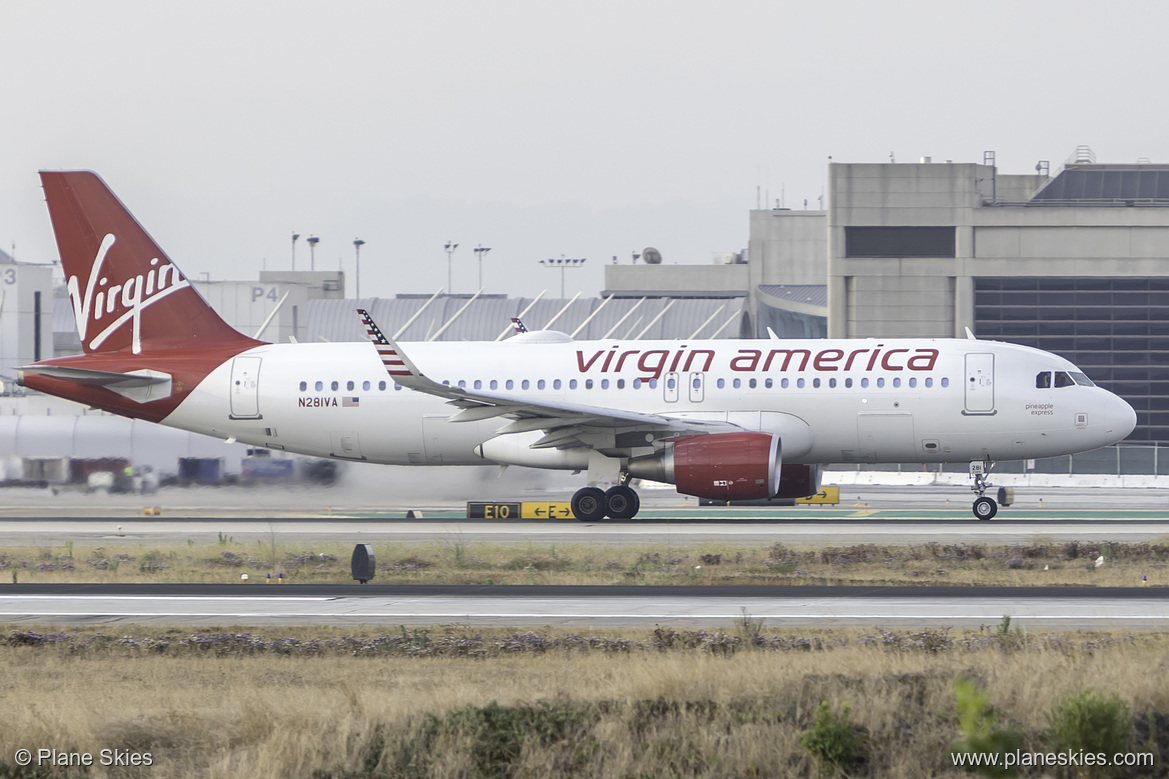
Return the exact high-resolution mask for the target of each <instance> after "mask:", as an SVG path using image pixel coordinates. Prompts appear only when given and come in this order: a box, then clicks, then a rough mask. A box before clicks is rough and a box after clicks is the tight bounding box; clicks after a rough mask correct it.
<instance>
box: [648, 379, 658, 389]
mask: <svg viewBox="0 0 1169 779" xmlns="http://www.w3.org/2000/svg"><path fill="white" fill-rule="evenodd" d="M649 388H650V389H657V388H658V380H657V379H650V380H649Z"/></svg>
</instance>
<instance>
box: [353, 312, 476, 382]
mask: <svg viewBox="0 0 1169 779" xmlns="http://www.w3.org/2000/svg"><path fill="white" fill-rule="evenodd" d="M357 313H358V315H360V316H361V322H362V324H364V325H365V332H366V333H367V334H368V335H369V340H371V341H373V345H374V347H375V348H377V353H378V357H380V358H381V360H382V365H384V366H385V367H386V373H388V374H390V376H391V377H393V379H394V381H396V382H397V383H398V384H401V385H402V386H403V387H409V388H410V389H415V390H420V391H422V392H426V393H429V394H431V395H439V396H440V397H455V396H457V395H458V394H459V393H458V391H457V390H454V391H452V388H450V387H447V386H446V385H444V384H439V383H438V382H436V381H434V380H433V379H430V378H428V377H427V376H426V375H425V374H423V373H422V371H420V370H418V366H417V365H415V364H414V362H413V361H412V360H411V359H410V358H409V357H407V356H406V354H405V352H403V351H402V349H401V347H399V346H398V344H397V343H395V342H394V340H393V339H392V338H390V337H389V336H388V335H386V334H385V333H383V332H382V329H381V328H380V327H378V326H377V322H375V321H373V317H372V316H370V315H369V312H368V311H366V310H365V309H363V308H359V309H357Z"/></svg>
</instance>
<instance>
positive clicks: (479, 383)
mask: <svg viewBox="0 0 1169 779" xmlns="http://www.w3.org/2000/svg"><path fill="white" fill-rule="evenodd" d="M475 389H483V379H475Z"/></svg>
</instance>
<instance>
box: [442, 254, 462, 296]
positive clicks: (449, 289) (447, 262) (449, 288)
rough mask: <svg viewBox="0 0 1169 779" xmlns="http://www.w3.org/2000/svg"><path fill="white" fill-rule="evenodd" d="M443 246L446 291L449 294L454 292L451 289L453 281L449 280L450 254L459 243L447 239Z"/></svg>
mask: <svg viewBox="0 0 1169 779" xmlns="http://www.w3.org/2000/svg"><path fill="white" fill-rule="evenodd" d="M443 248H444V249H446V293H447V294H448V295H449V294H451V293H452V292H454V289H452V287H453V286H454V283H453V282H452V281H451V279H452V276H451V255H453V254H454V253H455V249H457V248H459V245H458V244H457V243H453V242H451V241H447V242H446V246H444V247H443Z"/></svg>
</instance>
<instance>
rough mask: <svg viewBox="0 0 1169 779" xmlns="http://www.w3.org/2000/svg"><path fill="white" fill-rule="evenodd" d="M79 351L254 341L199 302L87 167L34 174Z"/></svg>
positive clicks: (138, 351)
mask: <svg viewBox="0 0 1169 779" xmlns="http://www.w3.org/2000/svg"><path fill="white" fill-rule="evenodd" d="M41 182H42V184H43V185H44V189H45V199H46V201H47V202H48V204H49V216H50V217H51V218H52V220H53V231H54V233H56V237H57V248H58V250H59V251H60V253H61V263H62V265H63V267H64V270H65V281H66V284H67V285H68V288H69V298H70V300H71V302H72V304H73V315H74V317H75V318H76V321H77V333H78V335H79V336H80V338H81V345H82V348H84V350H85V352H86V354H97V353H108V352H121V353H129V354H135V355H137V354H143V355H145V354H149V353H151V352H157V351H160V350H170V349H179V348H196V349H197V348H204V347H214V346H228V345H231V346H233V347H238V348H240V349H245V348H249V347H251V346H257V345H259V343H260V342H259V341H254V340H252V339H251V338H248V337H246V336H244V335H242V334H241V333H239V332H237V331H236V330H234V329H233V328H232V327H230V326H229V325H228V324H227V323H226V322H224V321H223V320H222V319H220V317H219V315H218V314H216V313H215V311H214V310H213V309H212V308H211V306H209V305H207V302H206V301H205V300H203V298H202V297H201V296H200V295H199V293H198V292H196V291H195V289H194V287H192V286H191V284H190V282H189V281H187V278H186V277H185V276H184V275H183V274H182V272H181V271H179V269H178V267H177V266H175V264H174V263H172V262H171V260H170V258H169V257H167V256H166V253H165V252H163V251H162V249H160V248H159V247H158V245H157V244H156V243H155V242H154V239H153V238H151V237H150V235H149V234H148V233H147V232H146V231H145V230H144V229H142V226H141V225H139V224H138V222H137V220H135V219H134V217H133V216H132V215H131V214H130V212H129V211H127V210H126V207H125V206H123V205H122V203H121V201H119V200H118V198H117V197H115V196H114V193H113V192H111V191H110V190H109V187H107V186H106V185H105V182H104V181H102V180H101V178H100V177H98V176H97V174H95V173H92V172H90V171H67V172H44V171H42V172H41Z"/></svg>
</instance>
